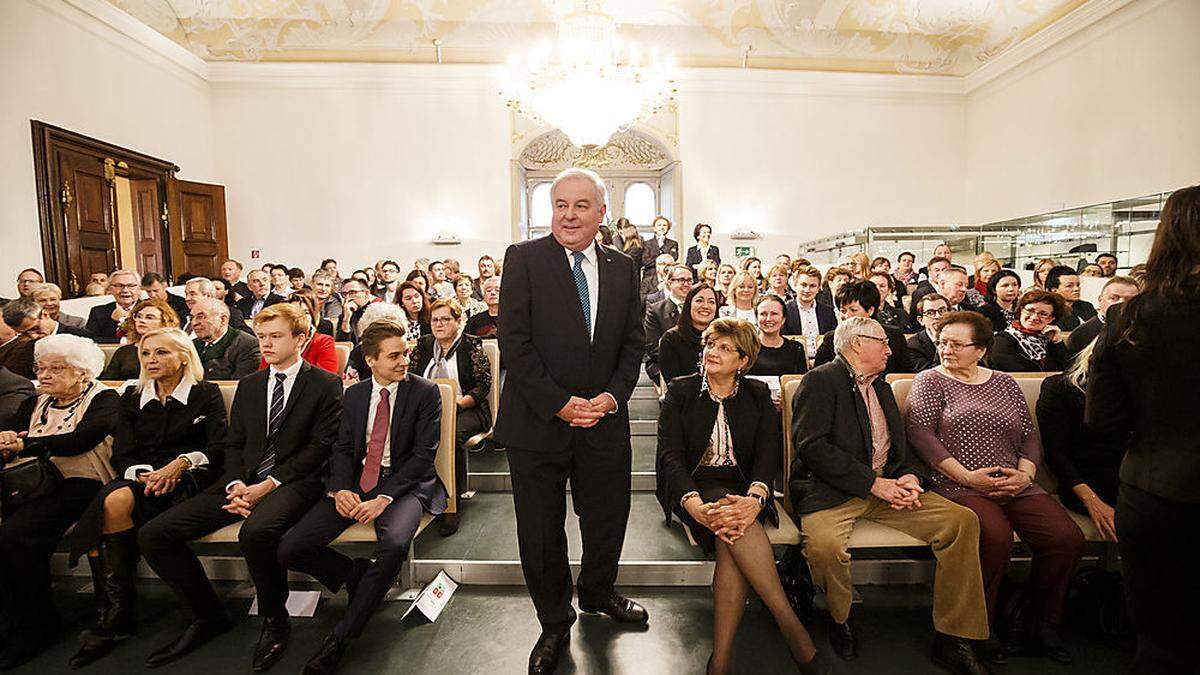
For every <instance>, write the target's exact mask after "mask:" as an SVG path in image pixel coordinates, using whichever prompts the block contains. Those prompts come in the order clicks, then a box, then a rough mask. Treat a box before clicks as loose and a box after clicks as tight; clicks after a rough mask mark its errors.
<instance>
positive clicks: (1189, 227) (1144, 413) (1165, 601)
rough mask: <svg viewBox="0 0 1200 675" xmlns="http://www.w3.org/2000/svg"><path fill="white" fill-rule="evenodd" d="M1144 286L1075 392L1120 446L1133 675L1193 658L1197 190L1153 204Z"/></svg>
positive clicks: (1196, 623) (1199, 258) (1198, 539)
mask: <svg viewBox="0 0 1200 675" xmlns="http://www.w3.org/2000/svg"><path fill="white" fill-rule="evenodd" d="M1146 270H1147V271H1146V278H1145V288H1144V290H1143V291H1142V293H1141V294H1140V295H1138V296H1137V297H1135V298H1133V299H1131V300H1130V301H1129V302H1125V303H1120V304H1116V305H1113V306H1112V307H1110V308H1109V309H1108V313H1107V318H1106V320H1105V327H1104V331H1103V332H1102V333H1101V334H1100V337H1099V338H1098V340H1099V341H1098V342H1097V344H1096V348H1095V354H1094V356H1093V361H1092V367H1091V372H1090V373H1089V376H1088V384H1087V404H1086V418H1087V424H1088V426H1090V427H1091V428H1093V429H1094V430H1095V431H1096V432H1097V433H1100V434H1104V435H1107V436H1111V437H1113V438H1116V439H1124V443H1125V459H1124V460H1123V461H1122V463H1121V473H1120V478H1121V487H1120V492H1119V495H1118V497H1117V541H1118V542H1119V546H1120V550H1121V558H1122V562H1123V565H1124V572H1125V574H1124V577H1125V589H1126V591H1127V593H1128V595H1129V602H1130V607H1131V609H1132V611H1133V621H1134V628H1135V629H1136V630H1137V640H1138V646H1137V656H1136V657H1135V661H1134V665H1133V671H1134V672H1138V673H1157V674H1163V675H1165V674H1167V673H1193V672H1195V670H1194V669H1195V667H1196V664H1197V663H1198V662H1200V641H1197V640H1196V635H1197V634H1198V633H1200V619H1197V615H1196V612H1195V610H1196V607H1197V606H1200V583H1197V580H1196V560H1197V558H1200V415H1197V414H1196V400H1197V395H1196V392H1197V391H1200V322H1198V321H1196V315H1197V312H1200V186H1193V187H1189V188H1185V189H1183V190H1178V191H1177V192H1175V193H1174V194H1173V195H1171V197H1170V199H1168V200H1167V203H1166V204H1165V205H1164V206H1163V209H1162V216H1161V221H1160V222H1159V225H1158V233H1157V234H1156V235H1155V237H1154V245H1153V246H1152V247H1151V249H1150V255H1149V257H1148V258H1147V259H1146Z"/></svg>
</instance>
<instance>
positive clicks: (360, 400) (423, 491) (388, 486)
mask: <svg viewBox="0 0 1200 675" xmlns="http://www.w3.org/2000/svg"><path fill="white" fill-rule="evenodd" d="M372 386H374V385H373V383H372V381H371V380H365V381H363V382H359V383H358V384H356V385H354V386H352V387H350V388H349V389H347V390H346V395H345V398H344V399H343V400H342V403H343V406H344V408H343V412H342V420H341V425H340V426H339V428H338V434H337V442H336V443H335V444H334V446H333V454H332V455H330V457H329V480H328V483H327V485H328V492H337V491H338V490H350V491H352V492H357V491H358V482H359V479H360V477H361V476H362V469H363V461H364V460H365V459H366V457H367V417H368V415H369V414H370V405H371V388H372ZM441 420H442V398H441V395H440V394H439V393H438V387H437V385H436V384H434V383H433V382H432V381H430V380H427V379H425V378H423V377H419V376H417V375H413V374H411V373H410V374H409V375H408V377H407V378H405V379H403V380H401V381H400V382H399V383H397V387H396V400H395V401H393V402H392V419H391V436H392V437H391V445H390V446H389V448H388V450H389V455H390V459H391V468H392V473H391V474H390V475H388V477H387V478H384V479H383V480H382V481H381V482H380V484H379V487H378V488H377V493H378V494H384V495H388V496H389V497H391V498H392V499H399V498H400V497H403V496H404V495H406V494H408V493H410V492H411V493H413V494H415V495H416V496H417V499H418V500H420V502H421V507H422V508H424V509H425V510H426V511H428V512H429V513H432V514H434V515H437V514H439V513H441V512H442V511H444V510H445V509H446V494H447V492H446V486H444V485H442V480H441V478H439V477H438V474H437V468H436V464H435V460H436V459H437V453H438V447H439V446H440V445H441V437H442V431H441Z"/></svg>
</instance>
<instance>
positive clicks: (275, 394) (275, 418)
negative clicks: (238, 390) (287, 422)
mask: <svg viewBox="0 0 1200 675" xmlns="http://www.w3.org/2000/svg"><path fill="white" fill-rule="evenodd" d="M286 379H287V373H275V389H274V391H272V392H271V416H270V419H269V420H268V421H267V449H266V451H265V452H263V458H262V461H261V462H259V463H258V469H256V470H255V471H254V473H255V474H256V475H257V476H258V478H259V480H262V479H264V478H266V477H267V474H269V473H271V470H272V469H274V468H275V432H276V431H278V430H279V423H280V422H281V421H282V420H283V381H284V380H286Z"/></svg>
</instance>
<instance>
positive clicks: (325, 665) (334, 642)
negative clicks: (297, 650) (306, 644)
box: [304, 635, 346, 675]
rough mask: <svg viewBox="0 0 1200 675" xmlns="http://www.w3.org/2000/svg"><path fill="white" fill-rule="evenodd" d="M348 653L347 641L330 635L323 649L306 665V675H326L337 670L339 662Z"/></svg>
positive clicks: (322, 644)
mask: <svg viewBox="0 0 1200 675" xmlns="http://www.w3.org/2000/svg"><path fill="white" fill-rule="evenodd" d="M345 653H346V641H345V640H342V639H340V638H338V637H337V636H336V635H330V636H329V637H327V638H325V642H323V643H321V648H320V649H319V650H317V653H316V654H313V657H312V658H311V659H309V660H308V663H306V664H304V675H325V674H326V673H332V672H333V671H334V670H336V669H337V665H338V662H339V661H341V660H342V655H343V654H345Z"/></svg>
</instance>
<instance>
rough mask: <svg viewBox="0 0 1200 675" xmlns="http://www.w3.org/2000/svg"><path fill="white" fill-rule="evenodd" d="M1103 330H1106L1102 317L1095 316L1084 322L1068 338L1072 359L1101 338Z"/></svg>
mask: <svg viewBox="0 0 1200 675" xmlns="http://www.w3.org/2000/svg"><path fill="white" fill-rule="evenodd" d="M1102 330H1104V322H1103V321H1101V320H1100V317H1098V316H1094V317H1092V318H1090V319H1088V320H1087V321H1084V322H1083V323H1082V324H1080V325H1079V327H1078V328H1076V329H1075V330H1073V331H1071V334H1070V335H1068V336H1067V353H1068V354H1070V355H1071V358H1075V355H1076V354H1078V353H1079V352H1081V351H1083V348H1084V347H1086V346H1088V345H1089V344H1091V343H1092V340H1095V339H1096V338H1097V337H1099V336H1100V331H1102Z"/></svg>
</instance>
